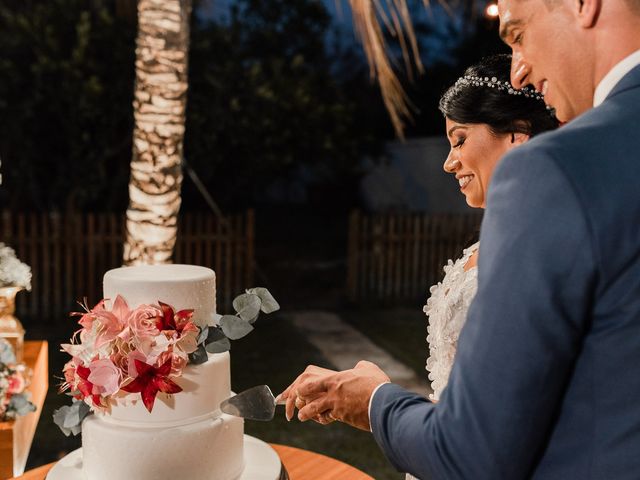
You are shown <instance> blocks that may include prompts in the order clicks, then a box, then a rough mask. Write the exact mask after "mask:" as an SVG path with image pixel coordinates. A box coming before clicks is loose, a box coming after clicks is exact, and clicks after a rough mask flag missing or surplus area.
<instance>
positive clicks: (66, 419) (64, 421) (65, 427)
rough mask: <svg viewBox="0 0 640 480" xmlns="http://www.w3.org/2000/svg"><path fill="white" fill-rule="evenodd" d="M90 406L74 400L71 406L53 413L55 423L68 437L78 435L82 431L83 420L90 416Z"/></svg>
mask: <svg viewBox="0 0 640 480" xmlns="http://www.w3.org/2000/svg"><path fill="white" fill-rule="evenodd" d="M90 411H91V409H90V408H89V405H87V404H86V403H84V402H82V401H78V400H74V401H73V403H72V404H71V405H65V406H64V407H61V408H59V409H57V410H55V411H54V412H53V421H54V423H55V424H56V425H58V427H59V428H60V430H62V433H64V434H65V435H66V436H67V437H68V436H69V435H71V434H73V435H77V434H78V433H80V431H81V430H82V420H84V418H85V417H86V416H87V415H88V414H89V412H90Z"/></svg>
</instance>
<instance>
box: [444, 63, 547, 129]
mask: <svg viewBox="0 0 640 480" xmlns="http://www.w3.org/2000/svg"><path fill="white" fill-rule="evenodd" d="M510 71H511V55H505V54H500V55H493V56H490V57H485V58H483V59H482V60H480V61H479V62H478V63H476V64H475V65H473V66H471V67H469V68H467V69H466V70H465V72H464V76H463V77H462V78H463V79H464V80H463V81H460V80H458V81H457V82H456V83H455V84H454V85H452V86H451V87H449V89H447V91H446V92H445V93H444V95H442V97H441V98H440V105H439V108H440V111H441V112H442V113H443V114H444V116H445V117H447V118H449V119H450V120H453V121H454V122H458V123H484V124H486V125H488V127H489V129H490V130H491V131H492V132H494V133H496V134H502V133H525V134H527V135H530V136H534V135H536V134H538V133H541V132H544V131H546V130H552V129H554V128H556V127H557V126H558V119H557V118H556V117H555V116H554V115H553V114H552V112H551V111H550V110H548V109H547V107H546V105H545V104H544V101H543V100H541V99H539V98H538V97H539V96H538V95H535V94H534V92H533V91H532V90H528V92H529V94H527V95H524V94H517V93H515V92H513V90H511V92H512V93H509V89H508V88H507V89H505V88H495V85H494V87H491V86H490V84H491V83H496V82H492V81H491V80H492V79H494V80H496V81H497V82H500V83H501V84H502V85H504V82H509V83H510ZM466 79H477V80H479V82H477V81H476V82H474V81H473V80H471V81H465V80H466ZM478 83H479V84H478ZM509 86H510V85H509Z"/></svg>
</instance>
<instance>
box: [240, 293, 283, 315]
mask: <svg viewBox="0 0 640 480" xmlns="http://www.w3.org/2000/svg"><path fill="white" fill-rule="evenodd" d="M247 293H250V294H253V295H257V296H258V298H260V301H261V302H262V305H260V310H261V311H262V312H263V313H273V312H275V311H276V310H280V305H279V304H278V302H277V301H276V299H275V298H273V295H271V292H269V290H267V289H266V288H264V287H256V288H250V289H249V290H247Z"/></svg>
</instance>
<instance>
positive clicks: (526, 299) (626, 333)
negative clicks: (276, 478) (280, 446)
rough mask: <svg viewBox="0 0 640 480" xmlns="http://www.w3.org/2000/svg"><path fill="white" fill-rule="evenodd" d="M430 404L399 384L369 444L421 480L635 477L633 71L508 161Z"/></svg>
mask: <svg viewBox="0 0 640 480" xmlns="http://www.w3.org/2000/svg"><path fill="white" fill-rule="evenodd" d="M480 238H481V240H480V256H479V265H478V268H479V270H478V282H479V288H478V293H477V295H476V298H475V300H474V302H473V303H472V306H471V308H470V311H469V316H468V319H467V323H466V325H465V327H464V328H463V330H462V332H461V335H460V339H459V342H458V351H457V356H456V361H455V364H454V366H453V369H452V372H451V376H450V379H449V384H448V386H447V388H446V389H445V390H444V392H443V393H442V396H441V399H440V402H439V403H438V404H435V405H434V404H431V403H429V402H427V401H425V400H424V399H422V398H421V397H419V396H417V395H415V394H412V393H409V392H407V391H405V390H403V389H401V388H400V387H398V386H397V385H394V384H388V385H383V386H382V387H381V388H380V389H379V390H378V391H377V392H376V394H375V395H374V397H373V400H372V403H371V426H372V431H373V434H374V436H375V438H376V440H377V442H378V443H379V445H380V446H381V448H382V449H383V451H384V452H385V454H386V456H387V457H388V458H389V460H390V461H391V462H392V463H393V465H394V466H395V467H396V468H397V469H398V470H400V471H405V472H410V473H412V474H414V475H415V476H417V477H418V478H420V479H431V478H434V479H447V480H448V479H473V480H482V479H491V480H496V479H524V478H534V479H570V480H573V479H579V480H590V479H612V480H624V479H638V478H640V67H636V68H635V69H633V70H632V71H631V72H629V73H628V74H627V75H626V76H625V77H624V78H623V79H622V80H621V81H620V82H619V83H618V84H617V85H616V87H615V88H614V90H613V91H612V92H611V93H610V94H609V96H608V97H607V99H606V100H605V102H604V103H603V104H602V105H600V106H599V107H597V108H594V109H591V110H589V111H588V112H586V113H585V114H583V115H581V116H580V117H578V118H576V119H575V120H574V121H572V122H570V123H569V124H567V125H565V126H563V127H561V128H560V129H558V130H556V131H553V132H549V133H545V134H543V135H540V136H539V137H536V138H534V139H532V140H531V141H530V142H528V143H526V144H525V145H523V146H521V147H518V148H516V149H514V150H513V151H511V152H510V153H509V154H508V155H506V156H505V158H504V159H503V160H502V161H501V163H500V165H499V166H498V168H497V169H496V171H495V173H494V177H493V179H492V183H491V187H490V189H489V196H488V203H487V210H486V212H485V217H484V220H483V224H482V230H481V237H480Z"/></svg>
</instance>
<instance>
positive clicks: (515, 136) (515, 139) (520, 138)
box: [511, 132, 531, 147]
mask: <svg viewBox="0 0 640 480" xmlns="http://www.w3.org/2000/svg"><path fill="white" fill-rule="evenodd" d="M529 138H531V137H530V136H529V135H527V134H526V133H518V132H514V133H512V134H511V143H512V144H513V146H514V147H515V146H518V145H522V144H523V143H524V142H526V141H527V140H529Z"/></svg>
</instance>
